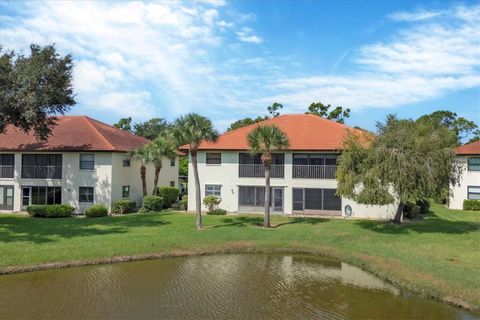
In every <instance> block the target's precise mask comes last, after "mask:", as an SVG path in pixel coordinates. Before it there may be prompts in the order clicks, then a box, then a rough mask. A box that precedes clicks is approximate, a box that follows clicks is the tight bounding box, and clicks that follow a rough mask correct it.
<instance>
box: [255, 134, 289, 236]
mask: <svg viewBox="0 0 480 320" xmlns="http://www.w3.org/2000/svg"><path fill="white" fill-rule="evenodd" d="M247 140H248V145H249V147H250V152H251V154H252V155H256V154H259V153H260V154H261V155H262V162H263V166H264V169H265V203H264V205H265V216H264V220H263V226H264V227H265V228H269V227H270V165H271V164H272V153H273V152H274V151H278V150H282V149H286V148H288V146H289V145H290V143H289V142H288V137H287V135H286V134H285V133H284V132H283V131H282V130H281V129H280V128H279V127H277V126H276V125H263V126H262V125H260V126H258V127H256V128H255V129H253V130H252V131H250V133H249V134H248V136H247Z"/></svg>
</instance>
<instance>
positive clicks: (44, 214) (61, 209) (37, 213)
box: [27, 204, 75, 218]
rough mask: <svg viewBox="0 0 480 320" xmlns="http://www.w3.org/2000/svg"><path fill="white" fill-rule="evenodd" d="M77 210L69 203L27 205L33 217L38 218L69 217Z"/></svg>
mask: <svg viewBox="0 0 480 320" xmlns="http://www.w3.org/2000/svg"><path fill="white" fill-rule="evenodd" d="M73 210H75V208H74V207H72V206H69V205H67V204H52V205H33V206H28V207H27V212H28V214H29V215H31V216H32V217H38V218H67V217H70V216H71V215H72V213H73Z"/></svg>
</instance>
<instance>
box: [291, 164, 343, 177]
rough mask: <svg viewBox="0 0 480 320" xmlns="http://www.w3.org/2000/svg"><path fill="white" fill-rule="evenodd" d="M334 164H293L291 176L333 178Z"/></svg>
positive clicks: (335, 169)
mask: <svg viewBox="0 0 480 320" xmlns="http://www.w3.org/2000/svg"><path fill="white" fill-rule="evenodd" d="M336 172H337V166H336V165H296V164H294V165H293V168H292V178H298V179H335V175H336Z"/></svg>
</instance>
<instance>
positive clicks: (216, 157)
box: [207, 152, 222, 164]
mask: <svg viewBox="0 0 480 320" xmlns="http://www.w3.org/2000/svg"><path fill="white" fill-rule="evenodd" d="M207 164H222V154H221V153H219V152H216V153H207Z"/></svg>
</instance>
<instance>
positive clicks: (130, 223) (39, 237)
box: [0, 214, 170, 244]
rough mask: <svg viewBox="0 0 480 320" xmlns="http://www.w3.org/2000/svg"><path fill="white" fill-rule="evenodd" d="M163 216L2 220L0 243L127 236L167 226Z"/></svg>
mask: <svg viewBox="0 0 480 320" xmlns="http://www.w3.org/2000/svg"><path fill="white" fill-rule="evenodd" d="M163 216H164V214H161V215H160V214H141V215H137V214H135V215H129V216H124V217H104V218H91V219H89V218H59V219H45V218H31V217H22V218H19V217H2V218H1V219H0V243H2V242H4V243H7V242H33V243H37V244H38V243H48V242H57V241H59V240H60V239H59V238H65V239H70V238H76V237H89V236H98V235H109V234H121V233H128V232H129V230H130V228H136V227H158V226H162V225H166V224H168V223H170V222H167V221H164V220H163Z"/></svg>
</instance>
